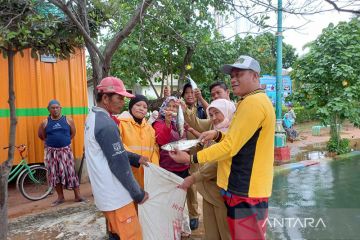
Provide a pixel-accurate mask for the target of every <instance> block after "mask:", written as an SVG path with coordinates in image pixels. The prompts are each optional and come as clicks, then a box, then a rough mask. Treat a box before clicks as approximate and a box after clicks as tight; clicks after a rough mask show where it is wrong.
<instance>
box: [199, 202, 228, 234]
mask: <svg viewBox="0 0 360 240" xmlns="http://www.w3.org/2000/svg"><path fill="white" fill-rule="evenodd" d="M203 216H204V228H205V238H204V239H206V240H220V239H221V240H231V235H230V230H229V226H228V223H227V220H226V217H227V209H226V206H225V204H224V207H217V206H214V205H213V204H211V203H209V202H208V201H206V200H205V199H204V200H203Z"/></svg>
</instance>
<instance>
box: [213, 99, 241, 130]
mask: <svg viewBox="0 0 360 240" xmlns="http://www.w3.org/2000/svg"><path fill="white" fill-rule="evenodd" d="M210 108H216V109H218V110H219V111H220V112H221V113H222V114H223V115H224V121H222V122H221V123H219V124H217V125H216V126H215V125H214V129H215V130H219V131H222V132H226V131H227V129H228V128H229V126H230V122H231V119H232V117H233V116H234V112H235V110H236V107H235V104H234V103H233V102H231V101H229V100H226V99H216V100H214V101H212V102H211V103H210V105H209V106H208V108H207V109H206V114H207V115H208V116H210V115H209V109H210Z"/></svg>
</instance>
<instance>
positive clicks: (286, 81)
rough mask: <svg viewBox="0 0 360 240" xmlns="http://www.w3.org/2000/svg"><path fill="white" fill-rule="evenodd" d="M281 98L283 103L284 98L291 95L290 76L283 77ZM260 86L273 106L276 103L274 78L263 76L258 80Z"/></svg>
mask: <svg viewBox="0 0 360 240" xmlns="http://www.w3.org/2000/svg"><path fill="white" fill-rule="evenodd" d="M282 78H283V90H282V93H283V98H282V101H283V103H285V98H286V97H287V96H289V95H290V94H291V93H292V82H291V79H290V76H283V77H282ZM260 84H261V87H262V88H263V89H265V92H266V95H268V97H269V98H270V100H271V102H272V104H273V105H274V106H275V103H276V77H275V76H269V75H264V76H262V77H261V78H260Z"/></svg>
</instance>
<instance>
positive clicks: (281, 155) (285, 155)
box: [274, 147, 290, 163]
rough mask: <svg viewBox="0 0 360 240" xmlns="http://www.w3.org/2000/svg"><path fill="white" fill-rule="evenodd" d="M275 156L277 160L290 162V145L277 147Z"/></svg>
mask: <svg viewBox="0 0 360 240" xmlns="http://www.w3.org/2000/svg"><path fill="white" fill-rule="evenodd" d="M274 158H275V161H276V162H281V163H284V162H289V161H290V148H289V147H279V148H275V151H274Z"/></svg>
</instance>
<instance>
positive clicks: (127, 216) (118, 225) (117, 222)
mask: <svg viewBox="0 0 360 240" xmlns="http://www.w3.org/2000/svg"><path fill="white" fill-rule="evenodd" d="M103 214H104V216H105V218H106V220H107V223H108V228H109V231H110V232H111V233H116V234H117V235H118V236H119V237H120V239H126V240H142V232H141V226H140V222H139V219H138V217H137V214H136V210H135V206H134V203H133V202H131V203H129V204H128V205H126V206H124V207H122V208H119V209H116V210H114V211H106V212H103Z"/></svg>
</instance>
